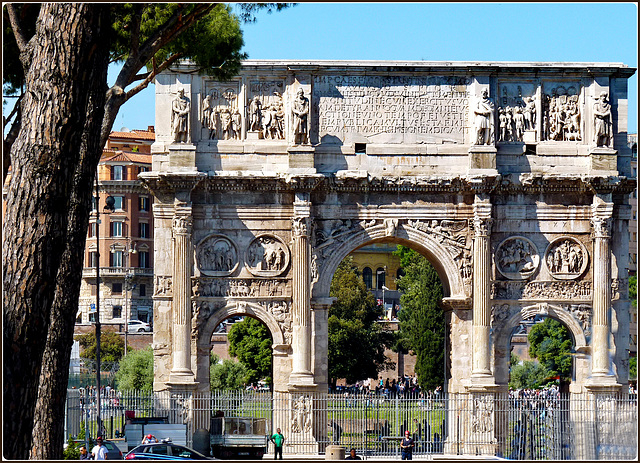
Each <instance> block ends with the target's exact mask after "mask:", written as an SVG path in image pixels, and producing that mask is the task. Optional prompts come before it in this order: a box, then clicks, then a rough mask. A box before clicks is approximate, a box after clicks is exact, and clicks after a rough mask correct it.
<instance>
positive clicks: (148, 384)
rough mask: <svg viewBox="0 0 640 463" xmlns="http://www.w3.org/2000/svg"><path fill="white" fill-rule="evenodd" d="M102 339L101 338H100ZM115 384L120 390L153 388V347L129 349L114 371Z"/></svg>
mask: <svg viewBox="0 0 640 463" xmlns="http://www.w3.org/2000/svg"><path fill="white" fill-rule="evenodd" d="M101 340H102V339H101ZM116 384H117V385H118V389H119V390H122V391H151V390H153V349H152V348H151V346H149V347H147V348H145V349H139V350H129V351H128V352H127V355H125V356H124V357H123V358H122V360H120V368H119V369H118V371H117V372H116Z"/></svg>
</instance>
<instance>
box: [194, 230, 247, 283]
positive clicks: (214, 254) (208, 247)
mask: <svg viewBox="0 0 640 463" xmlns="http://www.w3.org/2000/svg"><path fill="white" fill-rule="evenodd" d="M196 265H197V266H198V269H200V272H202V274H203V275H208V276H225V275H231V274H232V273H233V272H234V271H235V270H236V268H237V267H238V250H237V249H236V245H235V244H233V242H232V241H231V240H229V239H228V238H227V237H225V236H222V235H210V236H208V237H206V238H205V239H203V240H202V241H200V243H198V245H197V246H196Z"/></svg>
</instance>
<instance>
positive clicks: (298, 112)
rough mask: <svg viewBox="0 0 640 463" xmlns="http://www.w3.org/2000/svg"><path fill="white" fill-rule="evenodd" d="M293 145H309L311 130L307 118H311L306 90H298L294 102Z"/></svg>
mask: <svg viewBox="0 0 640 463" xmlns="http://www.w3.org/2000/svg"><path fill="white" fill-rule="evenodd" d="M292 111H293V136H294V140H293V143H294V144H296V145H302V144H306V143H309V128H308V126H307V118H308V116H309V99H308V98H307V97H305V96H304V90H302V88H299V89H298V93H297V94H296V99H295V100H294V101H293V109H292Z"/></svg>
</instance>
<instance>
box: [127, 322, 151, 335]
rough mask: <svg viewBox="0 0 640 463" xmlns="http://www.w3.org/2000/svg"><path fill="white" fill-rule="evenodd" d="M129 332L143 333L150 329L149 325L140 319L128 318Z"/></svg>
mask: <svg viewBox="0 0 640 463" xmlns="http://www.w3.org/2000/svg"><path fill="white" fill-rule="evenodd" d="M128 330H129V333H144V332H145V331H146V332H150V331H151V325H149V324H148V323H147V322H143V321H141V320H129V327H128Z"/></svg>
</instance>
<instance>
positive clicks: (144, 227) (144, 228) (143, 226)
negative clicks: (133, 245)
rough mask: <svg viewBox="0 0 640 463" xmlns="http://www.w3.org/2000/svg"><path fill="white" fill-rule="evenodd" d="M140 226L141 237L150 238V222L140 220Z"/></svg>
mask: <svg viewBox="0 0 640 463" xmlns="http://www.w3.org/2000/svg"><path fill="white" fill-rule="evenodd" d="M138 228H139V229H140V233H138V235H139V236H140V238H149V224H148V223H146V222H140V223H139V224H138Z"/></svg>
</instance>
